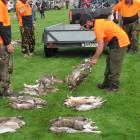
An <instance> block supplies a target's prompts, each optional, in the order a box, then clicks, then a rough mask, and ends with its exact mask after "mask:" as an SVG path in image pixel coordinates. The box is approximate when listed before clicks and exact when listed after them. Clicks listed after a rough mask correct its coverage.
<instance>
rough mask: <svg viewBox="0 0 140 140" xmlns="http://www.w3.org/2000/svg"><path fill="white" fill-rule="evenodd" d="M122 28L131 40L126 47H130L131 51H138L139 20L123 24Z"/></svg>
mask: <svg viewBox="0 0 140 140" xmlns="http://www.w3.org/2000/svg"><path fill="white" fill-rule="evenodd" d="M123 29H124V30H125V31H126V33H127V35H128V36H129V39H130V42H131V44H130V45H129V47H128V49H132V50H133V51H138V45H139V32H140V24H139V21H136V22H133V23H131V24H126V25H123Z"/></svg>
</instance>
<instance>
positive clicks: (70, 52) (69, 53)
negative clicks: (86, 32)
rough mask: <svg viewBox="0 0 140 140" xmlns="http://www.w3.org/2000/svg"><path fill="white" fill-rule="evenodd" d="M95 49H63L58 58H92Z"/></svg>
mask: <svg viewBox="0 0 140 140" xmlns="http://www.w3.org/2000/svg"><path fill="white" fill-rule="evenodd" d="M95 50H96V49H95V48H64V49H63V48H62V49H60V50H59V53H58V55H57V56H58V57H77V56H78V57H90V56H92V55H93V54H94V53H95Z"/></svg>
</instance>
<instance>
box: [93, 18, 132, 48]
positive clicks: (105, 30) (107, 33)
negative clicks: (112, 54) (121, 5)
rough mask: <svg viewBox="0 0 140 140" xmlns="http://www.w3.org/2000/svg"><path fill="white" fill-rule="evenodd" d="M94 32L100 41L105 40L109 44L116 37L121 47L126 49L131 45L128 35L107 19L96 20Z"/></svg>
mask: <svg viewBox="0 0 140 140" xmlns="http://www.w3.org/2000/svg"><path fill="white" fill-rule="evenodd" d="M94 32H95V34H96V38H97V40H98V41H101V40H103V39H105V41H106V42H107V43H109V41H110V40H111V39H112V38H113V37H116V38H117V39H118V42H119V46H120V47H126V46H128V45H129V44H130V41H129V38H128V35H127V34H126V33H125V31H124V30H123V29H122V28H121V27H119V26H118V25H116V24H115V23H114V22H112V21H110V20H107V19H96V20H95V23H94Z"/></svg>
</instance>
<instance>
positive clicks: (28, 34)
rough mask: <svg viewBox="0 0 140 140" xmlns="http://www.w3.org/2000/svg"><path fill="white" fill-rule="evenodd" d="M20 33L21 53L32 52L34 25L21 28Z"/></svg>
mask: <svg viewBox="0 0 140 140" xmlns="http://www.w3.org/2000/svg"><path fill="white" fill-rule="evenodd" d="M21 34H22V53H24V54H27V55H29V53H34V46H35V35H34V26H31V27H25V28H23V32H22V30H21Z"/></svg>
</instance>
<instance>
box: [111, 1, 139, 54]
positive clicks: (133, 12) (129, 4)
mask: <svg viewBox="0 0 140 140" xmlns="http://www.w3.org/2000/svg"><path fill="white" fill-rule="evenodd" d="M114 10H115V12H116V14H117V15H118V13H120V14H121V16H122V22H123V25H122V27H123V29H124V30H125V31H126V33H127V34H128V36H129V39H130V41H131V44H130V45H129V47H128V52H129V51H131V52H134V53H135V52H137V51H138V45H139V44H138V41H139V32H140V24H139V16H138V12H139V11H140V2H139V1H138V0H122V1H120V2H119V3H117V4H116V5H115V6H114Z"/></svg>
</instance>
